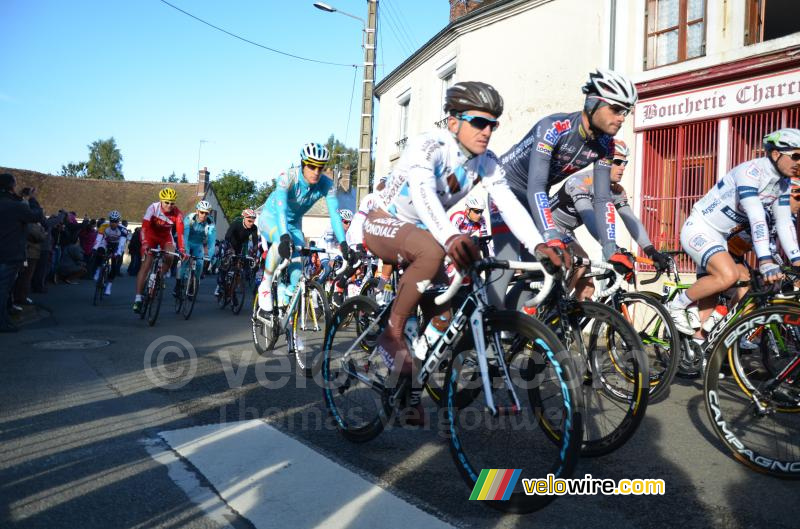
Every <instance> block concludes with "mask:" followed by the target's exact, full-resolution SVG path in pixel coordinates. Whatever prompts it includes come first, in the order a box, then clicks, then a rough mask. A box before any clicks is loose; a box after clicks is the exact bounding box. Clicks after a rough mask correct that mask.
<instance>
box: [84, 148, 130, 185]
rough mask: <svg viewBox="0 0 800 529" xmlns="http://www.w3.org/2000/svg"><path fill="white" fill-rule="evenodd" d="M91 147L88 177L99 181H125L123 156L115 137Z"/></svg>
mask: <svg viewBox="0 0 800 529" xmlns="http://www.w3.org/2000/svg"><path fill="white" fill-rule="evenodd" d="M88 147H89V163H88V164H87V170H86V172H87V177H88V178H95V179H98V180H125V177H124V176H123V174H122V154H121V153H120V152H119V149H118V148H117V142H116V141H115V140H114V138H113V137H111V138H109V139H107V140H97V141H95V142H93V143H92V144H91V145H89V146H88Z"/></svg>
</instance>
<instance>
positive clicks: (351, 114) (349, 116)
mask: <svg viewBox="0 0 800 529" xmlns="http://www.w3.org/2000/svg"><path fill="white" fill-rule="evenodd" d="M357 74H358V68H353V89H352V91H351V92H350V106H349V107H348V109H347V128H346V129H345V133H344V143H345V144H347V139H348V138H347V136H348V135H349V134H350V118H351V117H352V116H353V97H354V96H355V95H356V76H357Z"/></svg>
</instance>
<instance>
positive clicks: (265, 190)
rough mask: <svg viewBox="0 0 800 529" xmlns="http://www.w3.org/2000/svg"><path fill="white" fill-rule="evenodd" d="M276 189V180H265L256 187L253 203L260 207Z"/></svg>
mask: <svg viewBox="0 0 800 529" xmlns="http://www.w3.org/2000/svg"><path fill="white" fill-rule="evenodd" d="M273 191H275V181H274V180H273V181H272V182H269V183H267V182H264V183H263V184H261V185H260V186H258V188H257V189H256V192H255V194H254V195H253V205H254V206H256V207H258V206H260V205H262V204H263V203H264V202H266V201H267V197H269V196H270V195H271V194H272V192H273Z"/></svg>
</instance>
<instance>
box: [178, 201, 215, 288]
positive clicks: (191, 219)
mask: <svg viewBox="0 0 800 529" xmlns="http://www.w3.org/2000/svg"><path fill="white" fill-rule="evenodd" d="M210 213H211V204H209V203H208V202H207V201H205V200H201V201H200V202H198V203H197V206H195V211H194V213H189V214H188V215H186V218H185V219H183V246H184V247H185V248H186V251H187V254H188V255H191V256H193V257H196V258H197V260H196V261H195V271H196V273H197V278H198V280H199V279H200V276H201V275H202V272H203V258H204V257H209V256H211V255H214V246H215V245H216V243H217V226H216V225H215V224H214V221H213V220H212V219H211V215H210ZM188 270H189V259H186V260H185V261H183V262H182V263H181V270H180V273H179V275H178V280H177V281H176V282H175V295H178V289H179V288H180V285H181V281H183V280H184V279H186V277H187V275H188Z"/></svg>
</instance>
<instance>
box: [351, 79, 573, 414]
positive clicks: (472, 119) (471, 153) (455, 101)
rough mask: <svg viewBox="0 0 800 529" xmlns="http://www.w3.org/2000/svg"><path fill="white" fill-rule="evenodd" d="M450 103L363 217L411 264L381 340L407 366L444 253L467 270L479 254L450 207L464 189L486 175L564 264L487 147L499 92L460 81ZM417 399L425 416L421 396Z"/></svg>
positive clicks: (440, 325)
mask: <svg viewBox="0 0 800 529" xmlns="http://www.w3.org/2000/svg"><path fill="white" fill-rule="evenodd" d="M444 110H445V112H446V113H447V114H448V117H447V129H446V130H436V131H433V132H429V133H425V134H422V135H420V136H417V137H415V138H412V139H411V140H410V141H409V142H408V145H407V147H406V149H405V150H404V151H403V154H402V156H401V158H400V160H398V162H397V164H396V165H395V167H394V169H393V170H392V173H391V175H390V176H389V179H388V181H387V183H386V187H385V188H384V190H383V191H382V192H381V195H380V202H379V208H378V209H375V210H373V211H372V212H370V213H369V215H368V216H367V220H366V222H365V223H364V241H365V243H366V245H367V247H368V248H369V249H370V251H371V252H372V253H374V254H375V255H377V256H378V257H380V258H381V259H383V260H384V262H385V263H390V264H401V263H402V264H406V263H407V264H408V266H407V268H406V269H405V271H404V273H403V276H402V278H401V279H400V282H399V284H398V291H397V297H396V298H395V300H394V304H393V305H392V309H391V313H390V315H389V322H388V325H387V326H386V328H385V329H384V331H383V333H382V334H381V335H380V336H379V337H378V340H377V345H376V350H377V352H378V353H379V354H380V355H381V357H382V358H383V360H384V362H385V363H386V365H387V366H388V367H389V368H390V369H392V370H393V371H394V372H399V373H401V374H407V373H411V370H412V360H411V355H410V353H409V351H408V345H407V343H406V340H405V339H404V336H403V330H404V327H405V323H406V320H407V319H408V318H409V317H410V316H411V315H412V314H413V313H414V311H415V308H416V306H417V304H418V303H419V301H420V298H421V296H422V293H423V291H425V289H426V287H427V286H428V285H429V284H430V283H431V282H433V281H436V282H440V281H441V282H445V281H446V276H445V272H444V267H443V266H442V265H443V261H444V259H445V256H448V257H450V259H451V260H452V261H453V262H454V263H455V264H456V266H457V267H458V268H459V269H461V270H466V269H467V268H468V267H469V266H470V265H471V264H472V263H473V262H474V261H475V260H477V259H478V258H479V252H478V248H477V246H476V245H475V243H474V242H473V240H472V239H471V238H470V236H469V235H465V234H462V233H459V232H458V230H457V229H456V227H455V226H453V225H452V224H451V223H450V220H449V218H448V216H447V213H446V208H448V207H450V206H452V205H454V204H455V203H457V202H458V201H459V200H461V199H462V198H463V197H465V196H466V195H467V194H468V193H469V192H470V190H471V189H472V188H473V187H474V186H475V185H476V184H477V183H478V182H479V181H482V182H483V184H484V186H485V187H486V189H487V191H488V192H489V194H490V195H491V196H493V198H494V199H495V200H496V202H497V203H498V204H500V205H501V214H502V215H503V219H504V220H505V221H506V223H507V224H508V226H509V228H510V229H511V231H512V232H513V234H514V235H515V236H516V237H518V238H519V240H521V241H522V242H523V243H524V244H525V246H526V247H527V248H528V249H529V250H531V251H533V252H535V253H536V254H537V257H539V258H541V260H542V262H543V264H545V265H546V266H547V267H548V268H550V269H551V270H554V265H555V266H558V267H560V265H561V262H560V257H559V255H558V254H557V253H556V251H555V250H553V249H552V248H548V247H546V246H545V245H544V244H543V239H542V236H541V234H540V233H539V230H538V229H536V226H535V224H534V223H533V220H532V219H531V217H530V215H529V214H528V212H527V211H526V210H525V208H524V207H523V206H522V204H520V202H519V201H518V200H517V198H516V197H515V196H514V194H513V193H512V192H511V190H510V189H509V187H508V184H507V182H506V179H505V173H504V170H503V168H502V167H501V166H500V164H499V163H498V160H497V157H496V156H495V154H494V153H493V152H491V151H489V150H488V145H489V139H490V138H491V135H492V131H493V130H494V129H495V128H497V124H498V121H497V118H498V117H499V116H500V115H501V114H502V112H503V99H502V98H501V97H500V94H498V93H497V91H496V90H495V89H494V88H493V87H491V86H489V85H487V84H485V83H480V82H460V83H456V84H455V85H453V86H451V87H450V88H449V89H448V90H447V95H446V97H445V105H444ZM540 250H541V251H540ZM422 309H423V312H425V316H426V319H429V320H430V323H429V325H433V327H434V328H435V329H436V330H437V331H438V332H442V331H443V330H444V329H446V327H447V326H448V325H449V319H450V313H449V307H447V306H423V307H422ZM412 397H414V395H413V394H412ZM410 400H411V402H410V405H411V406H412V407H414V408H415V409H416V410H417V411H418V412H419V413H420V414H421V420H423V421H424V417H423V416H422V411H421V408H420V407H419V402H418V401H416V402H414V400H415V399H414V398H412V399H410ZM406 422H407V423H408V421H406Z"/></svg>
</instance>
